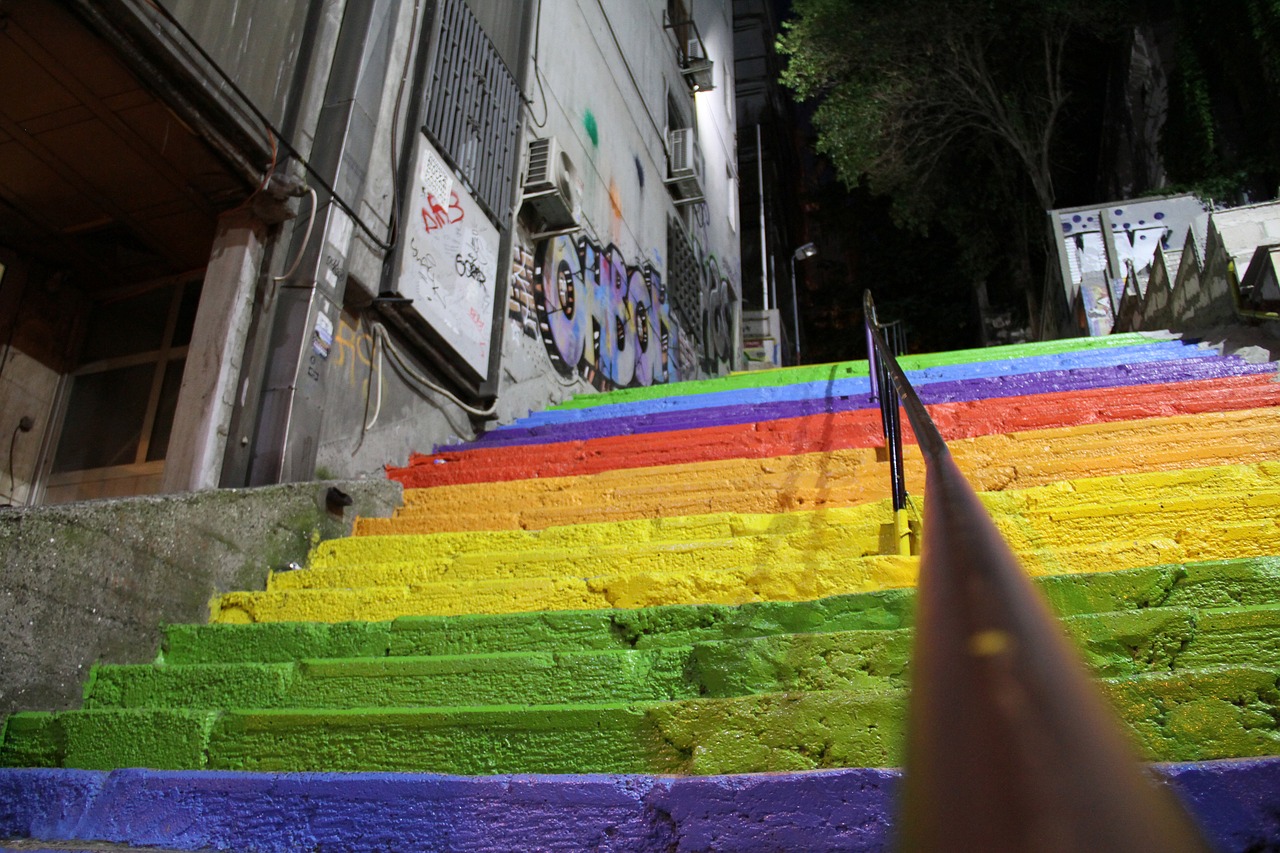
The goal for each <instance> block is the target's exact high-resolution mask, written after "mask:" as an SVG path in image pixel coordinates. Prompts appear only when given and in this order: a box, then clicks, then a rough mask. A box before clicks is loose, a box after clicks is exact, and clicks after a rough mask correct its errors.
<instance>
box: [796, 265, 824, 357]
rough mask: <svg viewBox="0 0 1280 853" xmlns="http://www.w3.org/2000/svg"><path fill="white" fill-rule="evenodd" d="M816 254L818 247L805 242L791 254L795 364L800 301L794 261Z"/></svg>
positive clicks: (798, 350)
mask: <svg viewBox="0 0 1280 853" xmlns="http://www.w3.org/2000/svg"><path fill="white" fill-rule="evenodd" d="M816 254H818V247H817V246H815V245H813V244H812V243H805V244H804V245H803V246H801V247H800V248H798V249H796V251H795V253H794V254H793V255H792V256H791V320H792V323H793V324H794V329H795V340H796V364H799V363H800V301H799V300H798V299H796V261H807V260H808V259H809V258H812V257H813V256H814V255H816Z"/></svg>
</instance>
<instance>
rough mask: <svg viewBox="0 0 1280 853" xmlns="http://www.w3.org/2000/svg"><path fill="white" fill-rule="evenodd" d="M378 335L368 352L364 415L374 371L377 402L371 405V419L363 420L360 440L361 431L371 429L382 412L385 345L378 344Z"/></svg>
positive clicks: (367, 408)
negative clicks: (383, 353)
mask: <svg viewBox="0 0 1280 853" xmlns="http://www.w3.org/2000/svg"><path fill="white" fill-rule="evenodd" d="M378 337H379V336H378V335H377V334H375V335H374V336H373V348H372V351H371V352H370V353H369V383H370V387H369V389H368V390H367V391H366V392H365V396H364V412H365V416H366V418H367V417H368V414H369V393H370V392H371V391H373V390H374V388H373V377H374V374H375V373H377V376H378V385H377V391H378V402H377V404H376V405H375V406H374V407H373V418H372V419H371V420H366V421H365V422H364V429H363V431H362V434H361V436H360V439H361V441H363V440H364V435H363V433H364V432H368V431H369V430H371V429H373V425H374V424H376V423H377V422H378V415H380V414H381V413H382V351H383V350H385V349H386V347H385V346H382V347H380V346H378Z"/></svg>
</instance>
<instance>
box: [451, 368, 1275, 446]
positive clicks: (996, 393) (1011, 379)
mask: <svg viewBox="0 0 1280 853" xmlns="http://www.w3.org/2000/svg"><path fill="white" fill-rule="evenodd" d="M1275 371H1276V365H1275V364H1274V363H1270V362H1268V363H1264V364H1253V363H1250V362H1246V361H1245V360H1243V359H1241V358H1239V357H1238V356H1227V357H1221V356H1209V357H1199V358H1187V359H1177V360H1171V361H1155V362H1145V363H1141V364H1136V365H1120V366H1109V367H1089V368H1078V369H1075V370H1049V371H1042V372H1040V373H1023V374H1015V375H1011V376H993V377H983V378H979V379H963V380H954V381H947V382H934V383H931V384H928V385H921V386H919V387H917V388H916V391H917V392H918V393H919V395H920V398H921V400H923V401H924V403H925V404H926V405H930V404H933V403H953V402H962V401H967V400H983V399H993V398H998V397H1017V396H1020V395H1030V394H1044V393H1049V392H1055V391H1084V390H1088V389H1091V388H1105V387H1124V386H1130V385H1152V384H1157V383H1165V382H1187V381H1190V380H1195V379H1216V378H1219V377H1223V376H1245V375H1254V374H1262V373H1274V372H1275ZM878 405H879V404H878V403H877V402H875V401H874V400H872V399H871V397H870V396H869V395H867V394H861V395H852V396H845V397H811V398H808V399H804V400H783V401H774V402H762V403H755V404H751V405H746V404H743V405H736V406H721V407H713V408H704V409H692V410H682V411H669V412H653V413H650V414H644V415H636V416H633V417H619V418H615V419H600V420H590V421H575V422H567V423H555V424H543V425H538V426H531V427H520V426H519V423H520V422H519V421H517V422H516V423H515V424H513V425H511V426H508V427H503V428H502V429H497V430H494V431H493V432H489V433H485V434H484V435H482V436H480V437H479V438H477V439H476V440H475V441H473V442H471V443H469V444H466V445H457V446H445V445H440V446H437V447H436V451H437V452H438V451H441V450H451V451H457V450H466V449H469V448H482V447H511V446H516V445H525V444H551V443H554V442H560V441H583V440H588V439H593V438H605V437H608V436H614V435H634V434H637V433H648V432H668V431H671V430H682V429H697V428H699V427H711V426H727V425H729V424H744V423H755V422H759V421H772V420H780V419H783V418H797V417H805V416H808V415H821V414H830V413H832V412H844V411H849V410H852V409H869V408H874V407H876V406H878Z"/></svg>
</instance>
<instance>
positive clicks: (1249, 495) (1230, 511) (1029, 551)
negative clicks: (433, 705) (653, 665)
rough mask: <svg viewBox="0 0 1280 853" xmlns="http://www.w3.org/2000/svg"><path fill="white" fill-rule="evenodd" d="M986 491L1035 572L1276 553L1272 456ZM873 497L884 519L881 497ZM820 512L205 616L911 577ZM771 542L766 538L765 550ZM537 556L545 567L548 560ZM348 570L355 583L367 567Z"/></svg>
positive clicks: (817, 589) (1279, 499)
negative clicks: (622, 552) (725, 532)
mask: <svg viewBox="0 0 1280 853" xmlns="http://www.w3.org/2000/svg"><path fill="white" fill-rule="evenodd" d="M983 499H984V501H985V502H986V504H987V506H988V508H989V509H990V511H991V512H992V515H993V517H994V520H995V522H996V524H997V526H998V527H999V528H1000V529H1001V531H1002V532H1003V533H1004V534H1005V536H1006V537H1007V538H1008V539H1009V541H1010V544H1011V545H1012V546H1013V547H1014V549H1015V551H1017V552H1019V553H1020V555H1021V556H1022V557H1023V560H1024V562H1025V563H1026V565H1027V568H1028V570H1029V571H1031V572H1032V573H1036V574H1048V573H1070V572H1096V571H1109V570H1117V569H1122V568H1135V567H1138V566H1143V565H1152V564H1157V563H1169V562H1186V561H1191V560H1209V559H1227V558H1233V557H1243V556H1256V555H1265V554H1275V553H1280V524H1277V520H1276V517H1275V514H1274V512H1273V511H1272V510H1273V508H1274V507H1275V506H1277V505H1280V464H1278V463H1261V464H1257V465H1238V466H1224V467H1217V468H1208V469H1191V470H1188V471H1173V472H1157V473H1154V474H1145V475H1126V476H1120V477H1105V478H1098V479H1096V480H1080V481H1072V482H1068V483H1055V484H1051V485H1049V486H1042V487H1038V488H1035V489H1027V490H1022V491H1018V492H1003V493H995V494H987V495H984V496H983ZM880 509H881V513H882V516H884V517H887V514H888V510H887V507H884V506H881V507H880ZM827 515H828V513H821V512H819V513H808V514H797V518H794V519H791V520H789V521H788V522H785V523H787V524H800V523H801V517H802V516H807V517H806V518H804V522H805V523H808V524H809V525H810V530H809V532H808V533H806V534H798V533H795V532H792V533H791V534H789V535H787V536H780V537H758V536H755V537H745V542H746V544H745V545H744V548H750V549H756V550H750V551H733V550H732V549H730V550H728V551H724V552H723V553H720V554H719V556H723V554H728V557H727V558H726V559H720V558H719V556H718V557H717V558H716V559H706V556H707V555H711V554H717V553H718V552H717V551H715V550H714V549H710V548H706V549H700V548H685V549H683V550H681V549H679V548H673V549H672V550H671V554H673V555H679V559H675V558H674V557H673V559H670V560H665V561H659V560H654V561H652V562H651V563H646V562H645V561H644V560H639V561H635V562H626V563H620V564H619V567H620V568H619V569H614V568H613V567H611V566H609V565H608V562H607V561H605V562H604V563H603V564H602V563H600V562H599V561H596V560H594V559H593V554H592V550H591V549H589V548H588V549H585V550H583V551H581V552H579V557H580V558H581V560H580V561H579V560H574V559H570V558H569V557H568V556H566V555H564V554H561V555H558V556H557V558H556V559H557V560H558V561H559V562H558V563H556V564H555V569H554V570H555V571H557V572H561V573H562V574H557V575H551V576H536V575H535V576H529V577H511V576H510V574H509V572H508V571H507V570H505V569H504V570H501V571H500V572H499V573H498V574H497V576H493V575H492V574H490V575H488V576H486V575H485V574H484V560H483V559H479V560H469V562H468V566H470V574H469V575H468V576H467V577H466V578H464V579H460V580H456V581H449V580H440V581H435V582H426V583H402V584H391V585H387V586H358V585H355V586H351V587H347V588H336V589H314V590H308V589H273V590H271V591H268V592H266V593H234V594H231V595H228V596H224V597H223V598H222V599H221V600H219V601H215V604H214V611H215V620H216V621H283V620H302V621H326V622H328V621H343V620H348V619H390V618H394V617H396V616H401V615H411V614H446V615H447V614H457V613H470V612H484V613H501V612H519V611H528V610H559V609H575V608H598V607H641V606H648V605H654V604H677V603H695V602H720V603H728V604H735V603H742V602H744V601H755V600H762V599H766V598H769V599H775V600H803V599H806V598H814V597H820V596H824V595H833V594H837V593H843V592H859V591H866V590H869V589H878V588H885V587H892V586H902V585H907V584H910V583H913V582H914V576H915V575H914V573H915V563H914V561H912V560H910V559H909V558H888V557H866V556H863V553H864V552H861V551H858V550H857V549H856V548H851V547H848V543H850V542H857V541H858V537H857V536H856V535H851V536H843V535H839V534H840V533H841V529H842V528H841V525H839V524H836V525H831V524H828V522H827V520H826V518H825V516H827ZM867 517H868V518H871V516H870V515H868V516H867ZM846 518H847V516H846ZM1077 522H1079V523H1077ZM824 528H825V530H824ZM864 532H865V531H864ZM388 538H389V539H398V537H394V538H393V537H388ZM428 538H429V537H428ZM370 541H371V542H376V539H374V540H370ZM806 545H807V546H808V547H805V546H806ZM770 546H774V547H775V550H774V552H773V553H772V554H769V553H768V548H769V547H770ZM534 553H535V555H536V554H537V552H534ZM744 554H745V555H746V556H745V557H744ZM535 559H536V556H535ZM743 559H745V562H743V561H742V560H743ZM537 565H538V566H539V568H540V569H546V568H547V564H546V563H538V564H537ZM536 570H538V569H535V571H536ZM305 571H306V570H303V572H305ZM302 576H303V573H302V572H300V573H299V577H302ZM351 580H352V581H353V582H354V583H364V582H366V581H367V580H368V578H367V577H366V578H361V577H353V578H352V579H351Z"/></svg>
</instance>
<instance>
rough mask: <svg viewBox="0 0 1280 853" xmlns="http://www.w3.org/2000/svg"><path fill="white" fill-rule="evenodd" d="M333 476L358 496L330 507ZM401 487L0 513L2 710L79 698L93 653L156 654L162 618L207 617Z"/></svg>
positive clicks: (393, 501)
mask: <svg viewBox="0 0 1280 853" xmlns="http://www.w3.org/2000/svg"><path fill="white" fill-rule="evenodd" d="M331 486H336V487H338V488H339V489H341V490H342V491H343V492H345V493H346V494H348V495H350V496H351V497H352V498H353V499H354V501H355V503H354V505H353V506H351V507H347V508H346V510H345V511H343V510H342V509H341V508H340V507H335V508H334V509H333V510H330V509H327V508H326V502H325V495H326V494H327V492H328V490H329V488H330V487H331ZM400 496H401V490H400V486H399V485H398V484H395V483H389V482H386V481H383V480H368V481H358V482H357V481H351V482H339V483H296V484H289V485H282V486H268V487H265V488H259V489H223V490H215V491H205V492H192V493H189V494H181V495H164V496H152V497H140V498H129V499H123V500H106V501H89V502H85V503H78V504H67V505H64V506H53V507H32V508H29V509H13V510H5V511H4V512H0V648H2V649H4V666H3V667H2V668H0V716H2V715H4V714H7V713H11V712H13V711H15V710H18V709H23V708H33V709H34V708H39V709H46V710H61V709H66V708H73V707H77V706H78V705H79V704H80V694H81V686H82V684H83V683H84V680H85V676H86V675H87V674H88V672H89V667H90V666H91V665H92V664H93V663H95V662H96V661H100V660H101V661H107V662H111V663H142V662H146V661H149V660H151V659H153V658H154V657H155V654H156V650H157V648H158V647H159V643H160V626H161V623H166V622H204V621H207V620H208V618H209V601H210V599H211V598H212V597H213V596H215V595H218V594H221V593H224V592H228V591H231V590H236V589H263V588H264V587H265V584H266V577H267V572H268V570H270V569H273V568H280V567H282V566H285V565H287V564H288V563H290V562H294V561H296V562H303V561H305V560H306V556H307V552H308V550H309V549H310V548H311V546H312V545H313V544H315V543H316V542H318V541H320V540H322V539H330V538H334V537H338V536H345V535H348V534H349V533H350V530H351V526H352V522H353V519H354V517H355V515H357V514H359V515H362V516H386V515H389V514H390V513H391V511H392V510H393V509H394V508H395V507H396V506H397V505H398V504H399V503H400Z"/></svg>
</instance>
